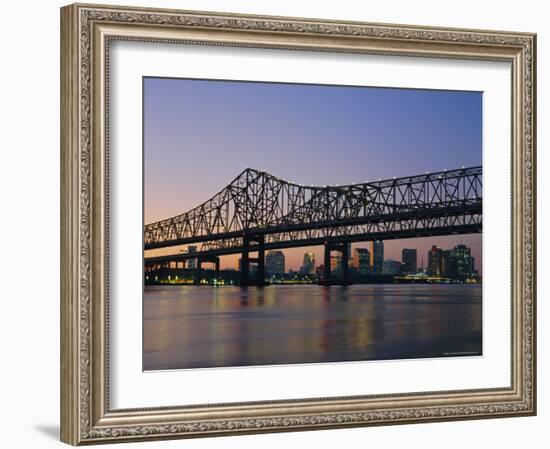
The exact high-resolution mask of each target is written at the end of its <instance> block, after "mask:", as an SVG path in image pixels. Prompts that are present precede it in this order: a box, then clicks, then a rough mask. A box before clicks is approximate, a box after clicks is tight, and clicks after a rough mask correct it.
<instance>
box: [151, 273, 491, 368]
mask: <svg viewBox="0 0 550 449" xmlns="http://www.w3.org/2000/svg"><path fill="white" fill-rule="evenodd" d="M143 347H144V354H143V356H144V360H143V361H144V369H145V370H161V369H181V368H206V367H221V366H243V365H273V364H286V363H314V362H336V361H357V360H386V359H403V358H419V357H441V356H446V355H449V354H453V355H480V354H481V286H479V285H427V284H416V285H412V284H409V285H404V284H401V285H352V286H349V287H339V286H333V287H328V288H327V287H321V286H316V285H292V286H290V285H288V286H286V285H285V286H282V285H271V286H268V287H265V288H254V287H252V288H248V289H246V288H242V289H241V288H239V287H209V286H158V287H157V286H155V287H146V288H145V295H144V341H143Z"/></svg>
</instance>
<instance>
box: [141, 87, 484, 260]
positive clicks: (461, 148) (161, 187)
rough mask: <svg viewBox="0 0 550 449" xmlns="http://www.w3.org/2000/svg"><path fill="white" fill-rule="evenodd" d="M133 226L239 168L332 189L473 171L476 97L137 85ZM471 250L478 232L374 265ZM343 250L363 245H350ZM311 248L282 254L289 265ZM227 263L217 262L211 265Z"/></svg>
mask: <svg viewBox="0 0 550 449" xmlns="http://www.w3.org/2000/svg"><path fill="white" fill-rule="evenodd" d="M143 83H144V175H145V179H144V195H145V198H144V220H145V223H150V222H152V221H156V220H159V219H162V218H166V217H169V216H173V215H177V214H179V213H182V212H185V211H187V210H189V209H191V208H193V207H195V206H197V205H199V204H200V203H202V202H204V201H206V200H207V199H209V198H210V197H211V196H213V195H214V194H215V193H217V192H218V191H219V190H221V189H222V188H223V187H224V186H226V185H227V184H228V183H229V182H230V181H231V180H232V179H234V178H235V177H236V176H237V175H238V174H239V173H240V172H241V171H243V170H244V169H245V168H246V167H253V168H258V169H262V170H266V171H267V172H269V173H272V174H274V175H277V176H279V177H282V178H284V179H287V180H289V181H294V182H298V183H301V184H316V185H331V184H350V183H355V182H364V181H365V180H375V179H378V178H381V179H385V178H391V177H393V176H397V177H399V176H407V175H414V174H420V173H425V172H426V171H430V172H431V171H439V170H443V169H453V168H459V167H462V166H474V165H481V161H482V93H481V92H460V91H437V90H416V89H394V88H371V87H345V86H319V85H303V84H281V83H255V82H242V81H238V82H234V81H208V80H191V79H166V78H144V81H143ZM459 243H464V244H466V245H468V246H471V247H472V252H473V255H474V257H475V263H476V268H477V269H479V270H480V271H481V235H480V234H476V235H463V236H449V237H429V238H421V239H408V240H391V241H386V242H385V258H392V259H396V260H401V249H402V248H417V249H418V264H419V265H420V263H421V258H422V257H423V258H424V266H426V264H427V251H428V249H429V248H430V246H431V245H432V244H437V245H438V246H440V247H442V248H444V249H447V248H451V247H453V246H454V245H456V244H459ZM353 246H354V247H368V245H367V244H366V243H365V244H360V243H359V244H354V245H353ZM306 251H313V252H314V253H315V256H316V264H317V265H318V264H320V263H322V258H321V257H322V247H313V248H296V249H289V250H285V251H284V252H285V255H286V268H287V269H289V268H292V269H299V267H300V265H301V264H302V258H303V254H304V252H306ZM237 258H238V256H227V257H224V258H222V267H233V268H235V267H236V265H237V262H236V261H237Z"/></svg>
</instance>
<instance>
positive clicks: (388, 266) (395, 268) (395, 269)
mask: <svg viewBox="0 0 550 449" xmlns="http://www.w3.org/2000/svg"><path fill="white" fill-rule="evenodd" d="M400 273H401V262H399V261H398V260H393V259H387V260H385V261H384V262H383V264H382V274H400Z"/></svg>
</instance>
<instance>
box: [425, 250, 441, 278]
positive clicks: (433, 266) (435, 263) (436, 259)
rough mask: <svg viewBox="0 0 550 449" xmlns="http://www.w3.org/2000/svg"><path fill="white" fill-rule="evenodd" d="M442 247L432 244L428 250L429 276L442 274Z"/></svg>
mask: <svg viewBox="0 0 550 449" xmlns="http://www.w3.org/2000/svg"><path fill="white" fill-rule="evenodd" d="M442 252H443V251H442V249H441V248H438V247H437V246H436V245H433V246H432V248H431V249H430V250H429V251H428V274H429V275H430V276H441V275H442V274H443V266H442V262H443V260H442V259H443V258H442Z"/></svg>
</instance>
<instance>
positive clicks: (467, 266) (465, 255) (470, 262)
mask: <svg viewBox="0 0 550 449" xmlns="http://www.w3.org/2000/svg"><path fill="white" fill-rule="evenodd" d="M452 254H453V258H454V264H453V265H454V267H453V268H454V269H455V273H453V274H455V276H457V277H462V276H469V275H472V274H474V272H475V267H474V258H473V257H472V250H471V249H470V248H469V247H468V246H466V245H457V246H455V247H454V249H453V250H452Z"/></svg>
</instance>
